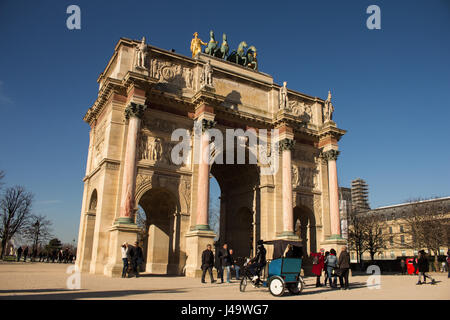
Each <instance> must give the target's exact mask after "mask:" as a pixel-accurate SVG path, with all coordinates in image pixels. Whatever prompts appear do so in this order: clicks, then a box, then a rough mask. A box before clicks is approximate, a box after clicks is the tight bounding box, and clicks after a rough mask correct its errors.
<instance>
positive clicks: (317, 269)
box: [311, 249, 324, 287]
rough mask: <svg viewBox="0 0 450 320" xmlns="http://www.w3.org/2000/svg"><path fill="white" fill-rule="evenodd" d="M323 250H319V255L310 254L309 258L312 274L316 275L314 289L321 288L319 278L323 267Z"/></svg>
mask: <svg viewBox="0 0 450 320" xmlns="http://www.w3.org/2000/svg"><path fill="white" fill-rule="evenodd" d="M323 251H324V250H323V249H320V252H319V253H315V252H312V253H311V258H312V260H313V267H312V273H314V274H315V275H316V287H321V286H322V284H321V283H320V276H321V275H322V270H323V266H324V256H323Z"/></svg>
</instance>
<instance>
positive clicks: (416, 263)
mask: <svg viewBox="0 0 450 320" xmlns="http://www.w3.org/2000/svg"><path fill="white" fill-rule="evenodd" d="M413 267H414V272H413V274H417V268H418V261H417V256H414V259H413Z"/></svg>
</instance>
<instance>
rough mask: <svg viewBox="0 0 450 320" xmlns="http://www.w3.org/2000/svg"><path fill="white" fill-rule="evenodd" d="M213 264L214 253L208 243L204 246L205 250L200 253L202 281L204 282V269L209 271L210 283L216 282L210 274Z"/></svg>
mask: <svg viewBox="0 0 450 320" xmlns="http://www.w3.org/2000/svg"><path fill="white" fill-rule="evenodd" d="M213 266H214V254H213V252H212V246H211V245H210V244H208V245H207V246H206V250H204V251H203V253H202V283H206V281H205V275H206V271H208V273H209V277H210V278H211V283H214V282H216V281H215V280H214V277H213V274H212V268H213Z"/></svg>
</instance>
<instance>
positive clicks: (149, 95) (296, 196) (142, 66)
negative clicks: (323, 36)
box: [77, 37, 345, 276]
mask: <svg viewBox="0 0 450 320" xmlns="http://www.w3.org/2000/svg"><path fill="white" fill-rule="evenodd" d="M224 39H225V37H224ZM195 41H197V40H196V39H193V43H194V46H193V48H191V49H192V50H193V55H194V56H193V57H192V58H191V57H186V56H184V55H181V54H178V53H175V52H172V51H166V50H163V49H160V48H157V47H154V46H152V45H149V44H146V43H145V39H143V40H142V41H135V40H130V39H125V38H121V39H120V40H119V42H118V43H117V45H116V47H115V49H114V54H113V56H112V58H111V59H110V60H109V62H108V64H107V66H106V68H105V70H104V71H103V72H102V73H101V74H100V76H99V78H98V80H97V81H98V83H99V91H98V97H97V99H96V101H95V103H94V104H93V105H92V107H90V108H89V110H88V111H87V113H86V115H85V117H84V121H86V122H87V123H88V124H89V125H90V127H91V130H90V139H89V151H88V159H87V167H86V175H85V177H84V179H83V181H84V193H83V202H82V210H81V219H80V229H79V238H78V253H77V266H78V267H79V268H80V269H81V271H82V272H90V273H96V274H105V275H108V276H116V275H119V274H120V273H121V269H122V260H121V252H120V246H121V244H122V243H123V242H128V243H134V242H135V241H136V239H137V238H138V234H140V232H142V229H140V228H139V227H138V226H137V224H136V220H137V214H136V212H137V210H138V208H141V209H142V211H143V215H144V217H145V228H144V229H145V230H144V233H145V235H144V239H143V246H144V249H145V252H146V253H145V268H146V271H147V272H151V273H158V274H165V273H170V274H185V275H186V276H197V275H198V274H199V272H200V265H201V261H200V260H201V252H202V251H203V250H204V249H205V247H206V244H207V243H213V241H214V238H215V236H216V235H215V233H214V232H213V231H212V230H211V228H210V227H209V221H208V201H209V178H210V177H211V176H214V177H215V178H216V179H217V181H218V183H219V185H220V189H221V195H220V241H221V242H224V241H227V242H229V243H230V244H231V246H232V247H233V248H235V253H236V255H238V256H248V255H249V254H250V251H251V248H252V243H254V241H256V240H258V239H264V240H274V239H295V240H301V241H303V242H304V245H305V248H306V250H307V252H308V253H309V252H310V251H316V250H318V249H319V248H325V249H329V248H331V247H334V248H338V247H339V246H341V245H343V244H345V241H344V240H343V239H342V237H341V231H340V218H339V205H338V184H337V169H336V160H337V157H338V154H339V151H338V141H339V139H340V138H341V136H342V135H344V134H345V131H344V130H342V129H339V128H338V127H337V126H336V124H335V122H333V121H332V120H331V116H332V112H333V111H334V107H333V105H332V103H331V94H330V93H329V95H328V98H327V99H326V100H323V99H320V98H317V97H312V96H309V95H306V94H303V93H300V92H297V91H294V90H291V89H288V88H287V86H286V83H284V84H283V85H281V86H280V85H278V84H275V83H274V82H273V78H272V77H271V76H270V75H268V74H265V73H263V72H259V71H258V70H257V69H258V65H257V60H256V49H255V48H254V47H253V46H251V47H250V48H249V49H248V51H247V53H248V60H247V59H246V58H245V57H244V56H243V57H244V58H243V57H240V56H239V52H240V51H239V50H241V49H242V48H241V45H240V48H239V49H238V51H237V53H232V54H230V55H229V57H232V58H228V60H227V59H226V58H224V57H225V55H226V52H225V51H224V50H222V52H221V51H220V50H218V49H217V50H212V49H211V48H210V49H211V50H209V51H207V52H209V54H206V53H202V52H199V49H198V48H197V47H196V46H195V43H196V42H195ZM200 47H201V46H200ZM222 48H223V46H222ZM227 50H228V49H227ZM242 50H243V49H242ZM242 50H241V51H242ZM242 52H243V53H245V52H244V51H242ZM240 59H244V60H240ZM242 61H244V62H242ZM194 123H200V124H201V128H202V131H201V132H200V134H201V143H200V147H199V146H198V145H196V144H195V143H192V146H193V147H192V148H191V150H190V152H189V154H187V155H185V156H186V159H188V161H185V162H182V163H177V162H174V161H173V157H172V156H171V155H172V150H173V148H174V147H175V146H176V145H177V143H179V141H172V139H171V135H172V133H173V132H174V130H175V129H179V128H181V129H185V131H186V132H188V133H189V135H188V137H189V138H190V139H194V133H193V132H194V130H193V128H194ZM211 128H214V129H217V130H219V131H221V132H224V136H225V130H226V129H242V130H244V131H245V130H248V129H252V130H254V132H256V133H257V134H259V132H261V129H267V130H268V131H270V130H272V129H278V132H279V135H278V136H277V138H275V136H273V137H272V136H270V137H269V140H272V139H273V140H274V141H269V142H270V143H277V145H278V146H279V153H277V154H279V169H278V170H274V171H273V173H272V174H262V170H263V169H264V168H263V167H264V165H263V164H262V163H261V162H260V161H259V159H258V161H257V162H256V163H247V162H246V163H244V164H226V163H216V162H215V163H213V164H212V165H210V164H208V163H202V162H200V164H197V163H196V162H195V161H192V159H193V157H194V155H195V154H196V153H198V152H200V151H199V148H204V147H205V146H208V144H209V142H210V138H209V135H208V134H207V132H208V130H207V129H211ZM236 139H237V140H239V139H240V137H236ZM275 140H276V141H275ZM244 143H245V142H244ZM202 150H203V149H202ZM228 152H230V149H227V148H224V150H223V153H224V154H226V153H228ZM249 153H250V150H247V151H246V157H247V158H248V156H249Z"/></svg>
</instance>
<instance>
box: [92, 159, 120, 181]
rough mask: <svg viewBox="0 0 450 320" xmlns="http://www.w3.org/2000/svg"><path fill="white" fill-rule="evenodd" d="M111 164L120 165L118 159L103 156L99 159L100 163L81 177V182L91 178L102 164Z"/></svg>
mask: <svg viewBox="0 0 450 320" xmlns="http://www.w3.org/2000/svg"><path fill="white" fill-rule="evenodd" d="M108 164H110V165H113V166H117V167H119V166H120V161H119V160H114V159H108V158H104V159H102V160H101V161H100V163H99V164H98V165H97V167H95V169H94V170H92V171H91V172H89V173H88V174H87V175H86V176H85V177H84V178H83V182H86V180H89V179H91V178H92V177H93V176H94V175H95V174H96V173H97V172H98V171H100V170H101V169H102V168H103V167H104V166H105V167H106V165H108Z"/></svg>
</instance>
